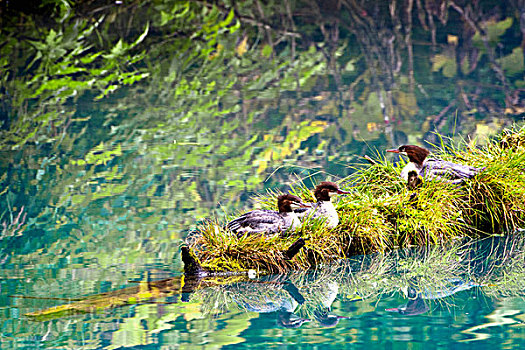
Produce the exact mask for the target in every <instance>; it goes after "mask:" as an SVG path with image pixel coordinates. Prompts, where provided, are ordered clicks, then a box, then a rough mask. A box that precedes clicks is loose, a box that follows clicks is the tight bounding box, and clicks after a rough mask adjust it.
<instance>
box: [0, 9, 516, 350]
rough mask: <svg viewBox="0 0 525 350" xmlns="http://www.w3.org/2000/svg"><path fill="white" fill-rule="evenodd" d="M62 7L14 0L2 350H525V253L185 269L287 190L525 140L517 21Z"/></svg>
mask: <svg viewBox="0 0 525 350" xmlns="http://www.w3.org/2000/svg"><path fill="white" fill-rule="evenodd" d="M45 3H46V4H48V8H47V10H46V9H33V10H34V11H29V10H31V9H25V10H24V9H19V8H18V7H16V6H15V5H14V4H15V2H14V1H0V15H1V16H2V21H3V22H2V25H4V24H5V28H4V27H3V28H2V34H4V33H5V35H3V36H1V37H0V68H1V69H2V79H0V80H1V81H0V100H1V101H0V348H1V349H79V348H80V349H117V348H126V349H181V348H182V349H184V348H187V349H195V348H201V349H219V348H225V349H229V348H278V349H295V348H318V349H332V348H333V349H340V348H345V347H346V348H370V347H372V348H392V349H393V348H398V349H406V348H412V349H422V348H428V349H433V348H443V349H448V348H455V349H462V348H476V349H494V348H496V349H499V348H501V349H520V348H525V326H524V322H525V301H524V300H525V299H524V290H525V266H524V265H525V264H524V263H523V262H524V261H525V248H524V243H523V237H521V238H520V237H515V238H513V239H511V240H505V241H502V240H501V239H495V240H494V241H492V240H487V241H483V242H481V243H476V244H474V245H468V246H462V245H458V244H456V245H451V246H447V247H441V248H440V247H435V248H432V249H424V250H411V251H396V252H392V253H391V254H387V255H371V256H367V257H359V258H354V259H353V260H352V261H345V262H341V263H340V264H338V265H334V266H324V267H319V269H318V270H317V271H310V272H308V273H300V272H292V273H290V274H289V275H286V276H255V277H254V278H249V277H248V276H246V275H238V276H226V277H217V278H205V279H202V280H186V279H182V276H181V271H182V269H183V267H182V263H181V260H180V254H179V252H180V246H181V244H183V242H184V240H185V238H186V237H187V235H188V233H189V232H192V231H193V230H195V228H196V227H198V225H199V224H200V223H202V222H203V221H204V220H206V219H210V218H212V219H218V220H219V221H223V222H224V221H225V219H226V218H228V217H231V216H233V215H236V214H237V213H239V212H241V211H243V210H248V209H251V208H253V207H254V206H255V205H256V204H255V203H254V201H253V198H254V197H255V196H256V195H258V194H264V193H266V191H267V190H282V191H288V190H289V189H290V187H293V186H295V185H297V184H298V183H300V182H301V181H303V182H304V183H305V185H306V186H308V187H313V185H314V183H316V182H318V181H323V180H333V181H337V180H340V179H343V178H344V177H345V176H347V175H349V174H351V173H352V172H353V171H354V170H355V167H354V166H355V165H356V164H363V163H366V161H364V160H363V158H362V157H363V156H365V155H366V156H370V157H372V158H378V157H381V158H383V157H386V153H385V150H386V149H389V148H393V147H397V146H399V145H400V144H405V143H407V144H408V143H410V144H419V145H424V146H426V147H429V148H431V147H433V146H432V144H437V145H439V144H441V143H443V144H444V145H445V146H451V145H456V144H458V143H461V144H462V145H465V144H467V143H468V144H469V146H472V147H475V146H483V145H484V144H485V143H486V141H487V139H489V138H492V137H496V135H498V133H499V132H500V131H501V130H502V129H504V128H508V127H512V126H513V125H516V124H517V125H522V124H523V121H524V119H523V116H524V113H525V103H524V101H525V88H524V87H525V80H524V71H525V64H524V59H523V50H522V48H523V35H522V33H523V21H522V18H523V14H522V12H521V11H522V10H521V8H520V7H519V6H518V3H519V1H508V2H506V1H498V2H495V1H489V0H483V1H480V2H479V3H478V2H476V3H475V4H474V5H475V6H474V5H472V6H470V5H469V4H468V2H464V3H463V4H459V5H458V6H463V8H464V11H463V12H460V11H458V8H459V7H456V8H453V7H446V6H442V7H440V6H435V4H436V2H435V1H432V0H422V1H416V2H415V4H413V6H411V7H412V10H411V11H412V21H409V20H408V19H409V18H408V17H406V16H405V13H406V11H408V9H407V8H406V6H408V4H412V3H413V2H399V1H398V2H397V4H398V6H397V8H396V9H394V8H389V7H388V6H386V4H387V2H381V1H379V2H378V1H362V2H359V3H358V2H353V1H344V2H327V3H326V4H325V5H326V6H320V8H319V9H317V10H316V9H315V8H313V7H312V6H310V5H311V4H310V3H309V2H308V1H293V2H290V5H291V9H287V8H286V6H285V4H287V3H288V2H275V3H274V2H268V3H266V2H263V1H261V2H260V5H262V11H259V10H257V11H256V10H255V9H254V6H252V5H251V3H250V2H222V3H223V5H224V8H223V7H220V8H217V7H210V8H208V9H207V10H206V9H205V8H202V6H201V5H202V4H201V2H184V1H180V2H173V1H171V0H155V1H146V0H145V1H135V2H124V1H122V2H114V3H112V5H111V6H110V5H108V6H102V7H101V6H100V5H99V2H98V1H85V2H82V5H83V6H69V5H68V4H69V3H72V1H58V0H57V1H53V0H49V1H46V2H45ZM122 3H125V4H122ZM257 3H259V2H257ZM335 3H337V4H340V5H341V6H342V7H341V8H337V6H339V5H337V6H335V5H336V4H335ZM420 3H421V6H423V7H420V5H419V4H420ZM53 4H55V5H56V9H57V11H58V10H60V11H61V12H53V14H54V15H55V17H56V18H53V17H52V16H51V15H49V12H47V11H52V8H53ZM451 4H452V3H451ZM454 4H455V3H454ZM120 5H123V6H120ZM477 5H479V6H477ZM84 6H85V7H84ZM124 6H126V7H124ZM229 6H237V8H236V11H230V10H231V9H230V8H229ZM305 9H308V10H311V11H313V12H312V13H310V12H309V11H305ZM26 10H27V11H28V12H24V13H22V12H23V11H26ZM41 10H42V11H41ZM44 10H45V11H44ZM314 10H315V11H318V13H316V12H315V11H314ZM394 10H395V11H394ZM10 11H11V12H10ZM289 11H292V13H293V16H292V17H293V18H294V19H295V22H294V23H288V22H287V21H283V19H284V18H287V17H288V15H287V14H288V12H289ZM392 11H394V12H395V13H393V15H392ZM396 11H397V12H396ZM139 13H140V14H141V15H140V16H139V15H137V14H139ZM461 13H463V17H462V14H461ZM230 15H231V16H234V17H235V18H233V17H231V16H230ZM464 16H470V17H469V18H468V19H471V20H474V21H475V22H476V24H477V25H478V26H479V27H480V28H484V31H485V34H484V35H481V33H478V32H476V31H474V30H473V29H472V28H471V26H470V25H469V24H468V23H467V22H468V21H467V19H465V18H464ZM41 17H44V18H41ZM237 17H239V18H237ZM416 17H417V18H416ZM228 18H229V20H227V19H228ZM250 18H254V19H256V20H259V21H260V22H258V23H257V22H253V21H245V20H246V19H250ZM260 23H269V25H270V26H269V27H268V28H267V27H266V26H265V27H264V30H263V27H261V26H260V25H259V24H260ZM334 23H335V24H337V25H334ZM294 26H295V29H294V30H293V31H297V33H295V34H296V35H293V34H294V33H291V35H289V34H290V33H289V32H290V30H291V28H293V27H294ZM293 31H292V32H293ZM141 33H142V34H141ZM130 62H132V63H130ZM28 66H30V67H28ZM438 134H439V135H443V137H444V138H441V136H438ZM462 140H466V143H462V142H463V141H462ZM388 160H389V161H391V160H392V158H388ZM522 236H523V232H522ZM101 293H105V294H101ZM68 304H69V305H70V306H69V308H76V311H77V313H75V314H67V313H62V314H59V313H57V312H56V311H57V310H60V308H63V309H65V307H64V305H68ZM53 307H58V309H49V308H53ZM53 310H55V312H54V313H53ZM30 314H33V315H40V317H36V318H35V317H34V316H30ZM338 316H339V318H338ZM292 326H296V327H295V328H294V327H292Z"/></svg>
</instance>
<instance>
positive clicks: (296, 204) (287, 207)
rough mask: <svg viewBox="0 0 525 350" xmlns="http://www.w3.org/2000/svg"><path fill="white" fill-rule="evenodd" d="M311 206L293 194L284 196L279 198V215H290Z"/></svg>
mask: <svg viewBox="0 0 525 350" xmlns="http://www.w3.org/2000/svg"><path fill="white" fill-rule="evenodd" d="M311 206H312V205H311V204H308V203H304V202H303V201H302V200H301V198H299V197H297V196H294V195H293V194H282V195H280V196H279V197H277V207H278V208H279V213H290V212H292V211H293V210H294V209H297V208H309V207H311Z"/></svg>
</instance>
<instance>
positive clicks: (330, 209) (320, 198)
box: [296, 181, 351, 228]
mask: <svg viewBox="0 0 525 350" xmlns="http://www.w3.org/2000/svg"><path fill="white" fill-rule="evenodd" d="M349 193H351V192H347V191H343V190H341V189H340V188H339V185H338V184H336V183H335V182H331V181H323V182H321V183H320V184H319V185H317V186H316V187H315V190H314V197H315V199H316V200H317V203H315V204H314V205H313V206H312V208H310V209H306V210H305V209H297V210H296V212H297V215H298V216H299V218H300V219H301V220H305V219H309V218H313V219H317V218H325V220H326V222H325V224H326V226H327V227H328V228H334V227H336V226H337V225H338V224H339V215H338V214H337V211H336V210H335V207H334V204H333V203H332V201H331V197H332V196H333V195H335V194H349Z"/></svg>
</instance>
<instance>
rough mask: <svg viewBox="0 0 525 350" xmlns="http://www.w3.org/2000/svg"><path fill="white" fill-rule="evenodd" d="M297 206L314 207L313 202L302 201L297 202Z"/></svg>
mask: <svg viewBox="0 0 525 350" xmlns="http://www.w3.org/2000/svg"><path fill="white" fill-rule="evenodd" d="M297 206H298V207H299V208H311V207H312V204H311V203H305V202H301V203H297Z"/></svg>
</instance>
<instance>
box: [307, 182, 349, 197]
mask: <svg viewBox="0 0 525 350" xmlns="http://www.w3.org/2000/svg"><path fill="white" fill-rule="evenodd" d="M349 193H351V192H347V191H343V190H341V189H340V188H339V185H338V184H336V183H335V182H330V181H323V182H321V183H320V184H319V185H317V186H316V187H315V191H314V196H315V199H317V201H329V200H330V196H332V195H334V194H349Z"/></svg>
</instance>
